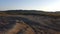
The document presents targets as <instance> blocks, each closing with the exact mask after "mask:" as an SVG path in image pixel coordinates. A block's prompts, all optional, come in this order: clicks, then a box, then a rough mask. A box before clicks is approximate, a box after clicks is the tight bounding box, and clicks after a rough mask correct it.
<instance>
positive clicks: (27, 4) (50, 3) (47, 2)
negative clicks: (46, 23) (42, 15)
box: [0, 0, 60, 11]
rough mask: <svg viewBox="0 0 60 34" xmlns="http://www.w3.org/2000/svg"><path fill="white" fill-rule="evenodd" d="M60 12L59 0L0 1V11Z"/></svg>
mask: <svg viewBox="0 0 60 34" xmlns="http://www.w3.org/2000/svg"><path fill="white" fill-rule="evenodd" d="M20 9H22V10H43V11H60V0H0V10H20Z"/></svg>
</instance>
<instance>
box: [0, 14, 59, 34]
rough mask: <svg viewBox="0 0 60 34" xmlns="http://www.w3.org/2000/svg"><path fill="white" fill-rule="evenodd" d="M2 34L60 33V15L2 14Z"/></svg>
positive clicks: (0, 18) (0, 31)
mask: <svg viewBox="0 0 60 34" xmlns="http://www.w3.org/2000/svg"><path fill="white" fill-rule="evenodd" d="M0 34H60V17H56V16H55V17H53V16H44V15H0Z"/></svg>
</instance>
